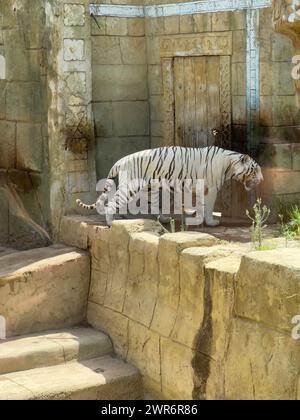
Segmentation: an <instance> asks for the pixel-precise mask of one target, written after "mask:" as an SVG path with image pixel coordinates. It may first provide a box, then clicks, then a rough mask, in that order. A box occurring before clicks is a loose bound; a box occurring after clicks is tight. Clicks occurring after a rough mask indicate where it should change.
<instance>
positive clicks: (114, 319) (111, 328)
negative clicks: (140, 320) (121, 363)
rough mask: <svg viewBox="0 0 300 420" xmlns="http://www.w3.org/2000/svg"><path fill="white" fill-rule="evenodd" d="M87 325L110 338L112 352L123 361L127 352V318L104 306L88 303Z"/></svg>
mask: <svg viewBox="0 0 300 420" xmlns="http://www.w3.org/2000/svg"><path fill="white" fill-rule="evenodd" d="M87 321H88V323H89V324H90V325H91V326H92V327H94V328H97V329H99V330H101V331H103V332H105V333H106V334H108V335H109V337H110V338H111V340H112V342H113V345H114V351H115V352H116V353H117V354H118V355H119V356H121V357H123V358H124V359H125V358H126V355H127V352H128V344H129V343H128V324H129V320H128V318H126V317H124V316H123V315H122V314H119V313H118V312H115V311H112V310H111V309H109V308H105V307H104V306H101V305H97V304H95V303H93V302H89V304H88V310H87Z"/></svg>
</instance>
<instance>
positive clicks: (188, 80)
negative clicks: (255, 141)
mask: <svg viewBox="0 0 300 420" xmlns="http://www.w3.org/2000/svg"><path fill="white" fill-rule="evenodd" d="M173 80H174V99H175V101H174V102H175V109H174V116H175V121H174V128H175V130H174V131H175V133H174V134H175V135H174V137H175V139H174V140H175V145H177V146H187V147H205V146H212V145H214V144H216V145H218V146H220V147H223V148H225V149H230V145H231V95H230V58H229V57H227V56H226V57H225V56H224V57H223V56H222V57H221V56H201V57H175V58H174V79H173ZM214 128H216V129H218V130H220V132H221V134H220V135H219V136H217V137H214V136H213V134H212V130H213V129H214ZM216 210H217V211H221V212H222V214H223V215H225V216H231V214H232V200H231V185H230V184H229V185H226V186H224V188H223V190H222V192H221V194H220V196H219V199H218V204H217V208H216Z"/></svg>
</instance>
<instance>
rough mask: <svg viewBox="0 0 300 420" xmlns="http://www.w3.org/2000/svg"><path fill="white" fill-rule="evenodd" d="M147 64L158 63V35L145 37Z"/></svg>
mask: <svg viewBox="0 0 300 420" xmlns="http://www.w3.org/2000/svg"><path fill="white" fill-rule="evenodd" d="M146 44H147V61H148V64H160V37H158V36H151V37H150V36H149V37H147V39H146Z"/></svg>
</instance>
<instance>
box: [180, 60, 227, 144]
mask: <svg viewBox="0 0 300 420" xmlns="http://www.w3.org/2000/svg"><path fill="white" fill-rule="evenodd" d="M174 90H175V144H176V145H178V146H191V147H205V146H210V145H213V144H214V142H215V140H216V139H215V138H214V137H213V135H212V130H213V129H214V128H218V129H220V128H221V109H220V57H219V56H204V57H176V58H175V60H174Z"/></svg>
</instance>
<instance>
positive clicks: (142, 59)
mask: <svg viewBox="0 0 300 420" xmlns="http://www.w3.org/2000/svg"><path fill="white" fill-rule="evenodd" d="M120 47H121V54H122V59H123V63H124V64H146V41H145V38H143V37H122V38H120Z"/></svg>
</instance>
